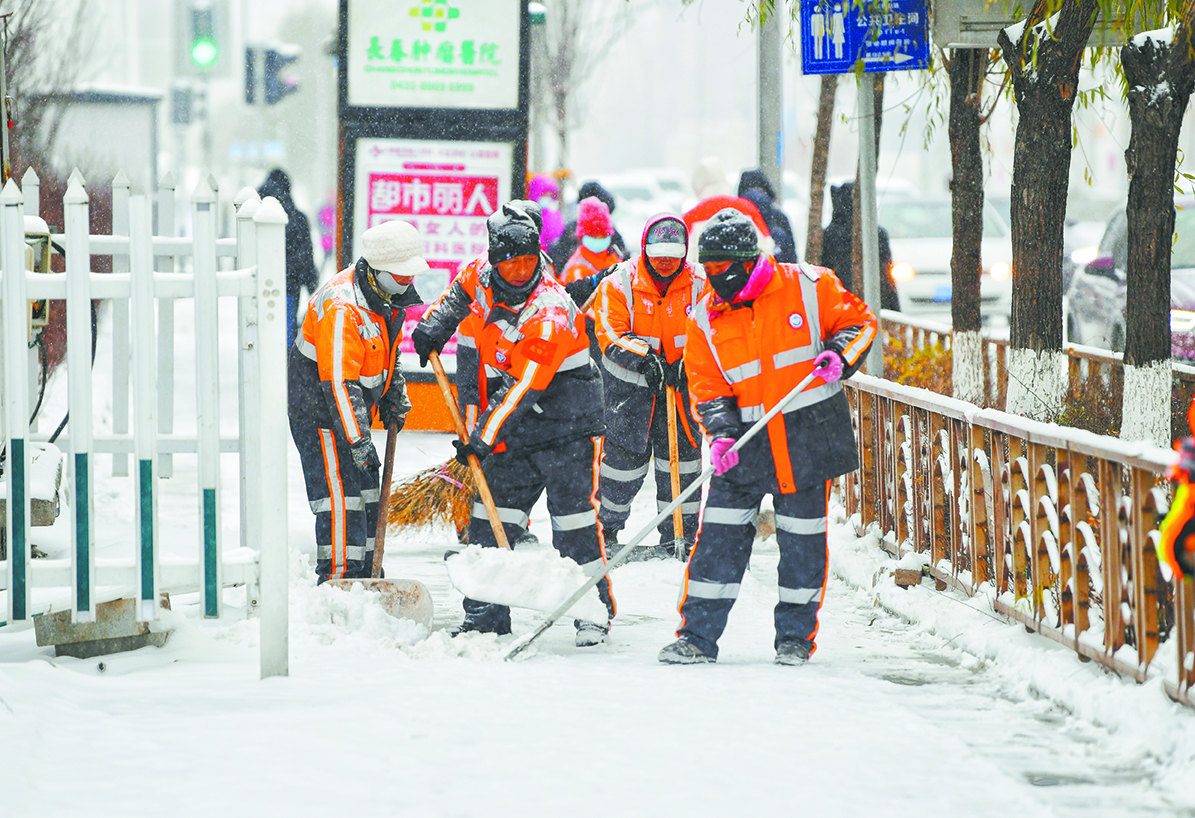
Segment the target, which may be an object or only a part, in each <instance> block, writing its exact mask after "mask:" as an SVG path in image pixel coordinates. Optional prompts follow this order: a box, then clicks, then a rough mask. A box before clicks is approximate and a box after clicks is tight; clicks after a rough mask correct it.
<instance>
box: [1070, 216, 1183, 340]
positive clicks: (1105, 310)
mask: <svg viewBox="0 0 1195 818" xmlns="http://www.w3.org/2000/svg"><path fill="white" fill-rule="evenodd" d="M1174 232H1175V240H1174V244H1173V245H1172V246H1171V250H1170V252H1171V255H1170V346H1171V353H1172V354H1173V355H1174V356H1175V357H1178V358H1186V359H1195V201H1191V202H1185V203H1180V207H1179V208H1178V209H1177V210H1176V212H1175V219H1174ZM1128 252H1129V220H1128V216H1127V215H1126V213H1125V211H1124V209H1123V208H1122V209H1120V210H1119V211H1117V212H1116V213H1115V214H1114V215H1113V216H1112V218H1111V219H1109V221H1108V226H1107V228H1106V229H1105V230H1104V236H1103V238H1102V239H1100V243H1099V247H1098V250H1097V255H1096V258H1095V259H1093V260H1092V261H1091V262H1090V263H1088V264H1086V265H1084V266H1083V267H1081V268H1078V269H1076V270H1075V273H1074V275H1073V277H1072V278H1071V284H1070V287H1069V288H1068V290H1067V294H1066V335H1067V340H1068V341H1069V342H1070V343H1072V344H1084V345H1086V346H1094V347H1102V348H1105V349H1110V350H1112V351H1113V352H1123V351H1124V342H1125V297H1126V291H1127V289H1126V283H1127V275H1126V269H1127V266H1128Z"/></svg>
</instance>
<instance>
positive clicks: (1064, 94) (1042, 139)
mask: <svg viewBox="0 0 1195 818" xmlns="http://www.w3.org/2000/svg"><path fill="white" fill-rule="evenodd" d="M1050 5H1052V4H1050ZM1046 7H1047V0H1036V2H1035V3H1034V7H1033V12H1032V13H1031V14H1030V15H1029V19H1028V21H1027V22H1026V24H1024V25H1023V26H1022V27H1021V28H1020V30H1019V31H1017V30H1016V29H1005V30H1002V31H1001V32H1000V34H999V37H998V39H999V42H1000V47H1001V49H1003V52H1004V60H1005V62H1006V63H1007V64H1008V66H1009V71H1010V72H1011V74H1012V82H1013V94H1014V97H1015V99H1016V103H1017V113H1018V116H1019V120H1018V123H1017V133H1016V141H1015V146H1014V148H1013V181H1012V275H1013V288H1012V327H1011V334H1010V339H1011V345H1010V347H1011V348H1010V350H1009V355H1008V405H1007V410H1008V411H1009V412H1012V413H1014V414H1021V415H1026V416H1028V417H1032V418H1035V419H1038V420H1053V419H1056V418H1057V417H1058V415H1059V413H1060V412H1061V408H1062V397H1063V394H1064V393H1065V387H1066V380H1065V378H1064V369H1063V364H1064V361H1063V353H1062V247H1063V224H1064V221H1065V217H1066V194H1067V186H1068V182H1069V179H1070V164H1071V111H1072V109H1073V107H1074V103H1075V95H1076V91H1077V89H1078V82H1079V67H1080V65H1081V64H1082V61H1083V50H1084V48H1085V47H1086V44H1087V38H1088V37H1089V36H1090V35H1091V29H1092V24H1093V22H1094V19H1095V12H1096V9H1097V7H1098V3H1097V0H1063V2H1062V4H1061V6H1060V8H1059V11H1058V13H1057V14H1055V15H1053V16H1052V17H1051V18H1050V19H1051V21H1052V25H1053V30H1052V32H1051V31H1049V30H1048V27H1047V24H1046V23H1045V22H1041V21H1042V20H1044V18H1045V15H1046V11H1047V8H1046ZM1009 31H1015V32H1016V33H1017V41H1016V42H1015V43H1014V42H1012V41H1011V40H1010V39H1009V33H1008V32H1009Z"/></svg>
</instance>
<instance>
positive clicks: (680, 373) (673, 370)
mask: <svg viewBox="0 0 1195 818" xmlns="http://www.w3.org/2000/svg"><path fill="white" fill-rule="evenodd" d="M664 383H666V384H668V385H669V386H671V387H672V388H673V389H676V390H678V391H679V390H680V389H682V388H683V387H684V383H685V359H684V358H683V357H681V358H677V359H676V360H675V361H673V362H672V363H670V364H668V371H667V372H665V373H664Z"/></svg>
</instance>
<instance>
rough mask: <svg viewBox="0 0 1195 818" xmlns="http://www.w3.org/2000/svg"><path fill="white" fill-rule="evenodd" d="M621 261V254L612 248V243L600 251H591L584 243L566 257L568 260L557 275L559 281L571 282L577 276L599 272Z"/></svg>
mask: <svg viewBox="0 0 1195 818" xmlns="http://www.w3.org/2000/svg"><path fill="white" fill-rule="evenodd" d="M621 261H622V256H620V255H619V254H618V251H617V250H615V249H614V245H613V244H611V245H610V246H609V247H608V248H606V249H605V250H603V251H602V252H600V253H595V252H593V251H592V250H590V249H589V248H588V247H586V246H585V245H584V244H582V245H579V246H578V247H577V249H576V250H575V251H573V254H572V255H571V256H569V257H568V261H566V262H565V263H564V271H563V272H562V273H560V275H559V278H560V283H561V284H571V283H572V282H574V281H576V280H577V279H579V278H585V277H586V276H591V275H593V274H594V273H600V272H601V271H602V270H605V269H606V268H607V267H613V266H614V265H615V264H618V263H619V262H621Z"/></svg>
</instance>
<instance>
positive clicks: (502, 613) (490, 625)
mask: <svg viewBox="0 0 1195 818" xmlns="http://www.w3.org/2000/svg"><path fill="white" fill-rule="evenodd" d="M462 633H496V634H498V635H499V636H505V635H506V634H508V633H510V608H507V607H504V606H502V605H491V604H488V603H485V602H477V601H476V600H472V599H466V600H465V619H464V621H462V622H461V624H459V625H457V626H456V627H455V628H453V629H452V630H451V631H450V632H449V636H454V637H455V636H460V635H461V634H462Z"/></svg>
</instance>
